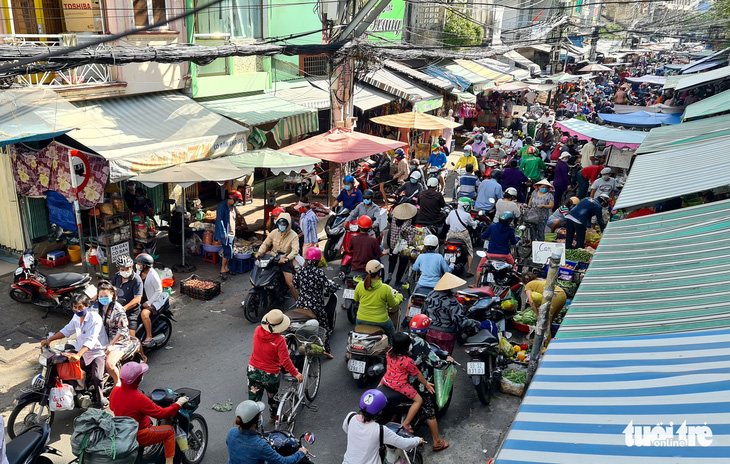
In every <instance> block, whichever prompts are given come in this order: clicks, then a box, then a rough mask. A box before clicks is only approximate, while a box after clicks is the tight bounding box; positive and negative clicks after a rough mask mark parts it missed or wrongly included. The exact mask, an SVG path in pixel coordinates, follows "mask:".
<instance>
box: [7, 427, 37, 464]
mask: <svg viewBox="0 0 730 464" xmlns="http://www.w3.org/2000/svg"><path fill="white" fill-rule="evenodd" d="M45 439H46V436H45V434H44V432H43V429H41V428H37V427H33V428H31V429H28V430H26V431H24V432H22V433H21V434H20V435H18V436H17V437H15V439H13V440H11V441H10V442H9V443H8V444H7V445H6V447H5V453H6V454H7V457H8V462H10V463H18V462H26V461H27V460H28V458H29V457H30V455H31V454H32V453H33V451H35V450H36V449H37V448H38V446H39V445H41V444H42V443H43V442H44V440H45Z"/></svg>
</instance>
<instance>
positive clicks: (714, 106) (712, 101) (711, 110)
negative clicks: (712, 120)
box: [682, 90, 730, 121]
mask: <svg viewBox="0 0 730 464" xmlns="http://www.w3.org/2000/svg"><path fill="white" fill-rule="evenodd" d="M728 111H730V90H726V91H724V92H721V93H718V94H717V95H713V96H712V97H709V98H705V99H704V100H700V101H698V102H696V103H692V104H691V105H689V106H688V107H687V108H686V109H685V110H684V114H683V115H682V120H684V121H686V120H688V119H694V118H701V117H703V116H712V115H715V114H719V113H726V112H728Z"/></svg>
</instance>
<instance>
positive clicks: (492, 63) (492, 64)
mask: <svg viewBox="0 0 730 464" xmlns="http://www.w3.org/2000/svg"><path fill="white" fill-rule="evenodd" d="M474 62H475V63H479V64H480V65H482V66H485V67H487V68H489V69H493V70H494V71H499V72H501V73H504V74H509V75H510V76H512V78H513V79H516V80H519V79H528V78H529V77H530V71H527V70H526V69H518V68H515V67H514V66H510V65H509V64H507V63H502V62H501V61H497V60H493V59H491V58H482V59H481V60H474Z"/></svg>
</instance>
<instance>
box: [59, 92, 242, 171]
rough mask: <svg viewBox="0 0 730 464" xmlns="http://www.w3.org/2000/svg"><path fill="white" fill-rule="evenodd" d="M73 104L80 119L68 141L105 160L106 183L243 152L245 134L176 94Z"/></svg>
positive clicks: (136, 96)
mask: <svg viewBox="0 0 730 464" xmlns="http://www.w3.org/2000/svg"><path fill="white" fill-rule="evenodd" d="M73 104H74V105H75V106H77V107H79V108H80V109H82V110H83V111H82V113H83V114H81V115H80V116H79V117H78V118H77V123H80V125H78V126H77V127H78V129H77V130H75V131H73V132H72V133H71V134H69V136H70V137H71V138H73V139H74V140H76V141H77V142H78V143H80V144H82V145H83V146H84V147H87V148H88V149H90V150H93V151H94V152H96V153H97V154H99V155H101V156H103V157H104V158H106V159H107V160H109V175H110V181H111V182H117V181H120V180H124V179H127V178H129V177H132V176H135V175H138V174H141V173H144V172H150V171H156V170H158V169H162V168H166V167H169V166H175V165H178V164H181V163H186V162H193V161H199V160H203V159H207V158H217V157H219V156H225V155H230V154H237V153H242V152H244V151H246V132H248V129H246V128H245V127H243V126H241V125H240V124H238V123H236V122H233V121H230V120H229V119H226V118H224V117H223V116H221V115H219V114H216V113H214V112H212V111H210V110H208V109H206V108H204V107H203V106H201V105H200V104H198V103H197V102H195V101H193V100H191V99H190V98H188V97H186V96H184V95H182V94H179V93H160V94H145V95H134V96H129V97H119V98H108V99H103V100H84V101H78V102H74V103H73ZM82 119H83V121H82Z"/></svg>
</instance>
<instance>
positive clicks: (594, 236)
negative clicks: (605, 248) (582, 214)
mask: <svg viewBox="0 0 730 464" xmlns="http://www.w3.org/2000/svg"><path fill="white" fill-rule="evenodd" d="M602 235H603V234H601V233H600V232H596V231H595V230H589V231H588V232H586V242H588V243H595V242H598V241H600V240H601V236H602Z"/></svg>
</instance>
